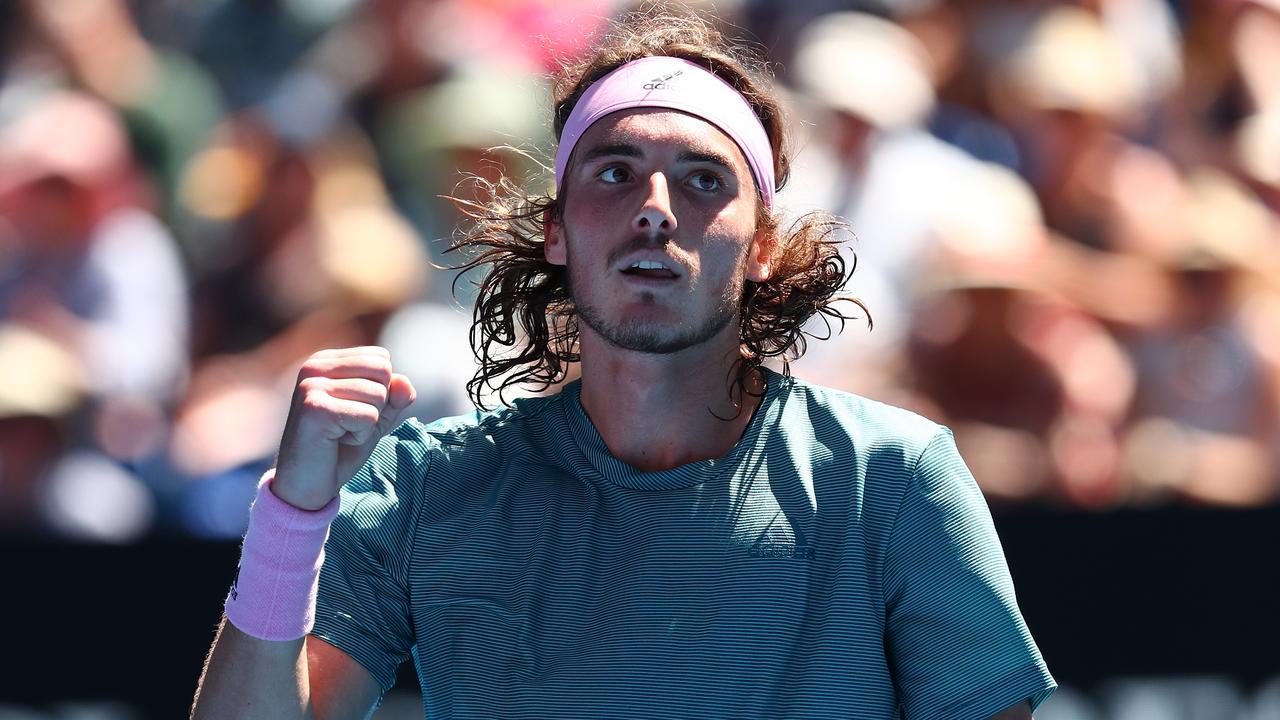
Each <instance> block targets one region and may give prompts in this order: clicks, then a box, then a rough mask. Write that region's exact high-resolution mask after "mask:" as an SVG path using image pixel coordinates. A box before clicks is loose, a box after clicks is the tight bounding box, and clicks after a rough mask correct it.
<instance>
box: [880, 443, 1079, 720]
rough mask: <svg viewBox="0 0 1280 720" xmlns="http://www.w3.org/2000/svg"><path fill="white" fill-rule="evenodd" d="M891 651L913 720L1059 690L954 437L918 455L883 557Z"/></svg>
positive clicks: (980, 712)
mask: <svg viewBox="0 0 1280 720" xmlns="http://www.w3.org/2000/svg"><path fill="white" fill-rule="evenodd" d="M884 578H885V586H884V587H885V626H886V627H885V633H886V640H885V643H886V649H887V651H888V654H889V660H890V663H891V667H892V669H893V673H894V683H895V685H896V686H897V689H898V694H899V702H900V704H901V707H902V713H903V717H904V718H905V719H906V720H926V719H929V718H946V719H947V720H979V719H985V718H989V717H991V716H992V715H994V714H996V713H997V712H999V711H1001V710H1003V709H1004V708H1006V707H1009V706H1011V705H1014V704H1015V703H1017V702H1019V701H1021V700H1029V701H1030V702H1031V706H1032V709H1033V710H1034V709H1035V708H1036V707H1037V706H1039V705H1040V704H1041V703H1042V702H1044V700H1045V699H1046V698H1048V697H1049V695H1050V694H1051V693H1052V692H1053V690H1054V688H1056V687H1057V685H1056V683H1055V682H1054V680H1053V677H1052V676H1050V674H1049V670H1048V668H1047V667H1046V666H1045V663H1044V660H1043V659H1042V658H1041V656H1040V651H1039V649H1037V648H1036V645H1035V642H1034V641H1033V640H1032V638H1031V633H1030V631H1029V630H1028V629H1027V625H1026V622H1025V621H1024V620H1023V618H1022V614H1021V613H1020V612H1019V610H1018V604H1017V601H1016V599H1015V597H1014V591H1013V581H1012V579H1011V578H1010V576H1009V567H1008V565H1007V564H1006V562H1005V559H1004V551H1003V550H1002V549H1001V547H1000V539H999V538H998V537H997V536H996V531H995V525H994V524H993V523H992V521H991V513H990V511H989V510H988V509H987V505H986V501H985V500H984V499H983V497H982V492H981V491H980V490H979V489H978V486H977V483H975V482H974V480H973V476H972V475H971V474H970V472H969V469H968V468H967V467H966V466H965V464H964V461H963V460H961V458H960V454H959V452H958V451H957V450H956V446H955V442H954V440H953V439H952V437H951V434H950V432H949V431H946V430H945V429H944V430H940V431H939V432H938V434H937V435H936V436H934V438H933V439H932V440H931V441H930V443H929V444H928V446H927V447H926V448H925V450H924V452H923V453H922V454H921V456H920V459H919V461H918V463H917V464H916V470H915V473H914V476H913V478H912V480H911V483H910V484H909V485H908V486H907V488H906V491H905V495H904V496H903V498H902V503H901V506H900V507H899V510H898V515H897V518H896V520H895V521H894V527H893V533H892V536H891V538H890V541H889V546H888V551H887V555H886V558H885V575H884Z"/></svg>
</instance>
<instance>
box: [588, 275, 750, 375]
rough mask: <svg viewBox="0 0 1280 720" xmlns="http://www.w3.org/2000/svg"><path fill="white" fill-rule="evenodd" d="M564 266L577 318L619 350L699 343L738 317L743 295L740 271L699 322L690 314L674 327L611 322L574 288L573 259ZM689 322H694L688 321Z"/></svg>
mask: <svg viewBox="0 0 1280 720" xmlns="http://www.w3.org/2000/svg"><path fill="white" fill-rule="evenodd" d="M566 270H567V275H568V279H569V296H570V297H571V298H573V303H574V308H575V310H576V311H577V315H578V318H579V320H580V321H581V322H583V323H584V324H586V326H587V327H589V328H591V330H592V331H593V332H595V333H596V334H597V335H599V336H600V337H601V338H602V339H603V340H604V341H605V342H607V343H609V344H610V345H612V346H614V347H616V348H619V349H621V350H631V351H634V352H642V353H650V354H655V355H666V354H671V353H676V352H680V351H681V350H686V349H688V348H691V347H694V346H695V345H700V344H702V343H704V342H706V341H708V340H710V339H711V338H713V337H715V336H716V335H718V334H719V333H720V332H721V331H723V330H724V329H725V328H726V327H727V326H728V325H729V323H731V322H733V321H734V320H736V319H737V315H738V305H739V303H740V300H741V298H742V286H743V278H742V276H741V274H740V273H737V274H735V276H734V278H733V280H732V281H731V282H730V283H729V284H728V285H727V286H726V287H725V291H724V292H723V293H722V294H721V295H720V297H719V298H718V299H717V301H716V304H715V306H714V307H712V308H711V312H710V313H708V314H707V315H706V316H705V317H704V318H702V320H701V322H697V320H698V319H697V318H690V319H689V321H686V322H681V323H680V324H679V325H677V326H675V327H672V326H670V325H667V324H663V323H658V322H652V321H644V320H622V321H619V322H611V321H610V320H609V319H607V318H606V317H605V316H604V313H603V312H602V311H601V310H600V308H599V307H597V306H595V305H592V304H591V303H589V302H587V301H586V299H585V298H583V297H582V295H581V293H579V292H577V291H576V290H575V289H574V282H573V275H574V273H573V263H572V262H570V263H568V266H567V267H566ZM642 298H643V299H644V300H645V301H646V302H648V301H652V299H653V296H652V295H651V294H649V293H645V295H643V296H642ZM690 322H696V323H697V324H694V325H691V324H690Z"/></svg>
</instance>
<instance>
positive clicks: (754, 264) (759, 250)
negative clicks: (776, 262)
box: [747, 227, 778, 283]
mask: <svg viewBox="0 0 1280 720" xmlns="http://www.w3.org/2000/svg"><path fill="white" fill-rule="evenodd" d="M777 245H778V238H777V236H776V235H775V234H774V231H773V230H771V229H769V228H763V227H762V228H759V229H757V230H756V234H755V237H753V238H752V239H751V247H750V248H748V249H747V279H748V280H750V281H752V282H758V283H761V282H765V281H766V280H768V279H769V278H770V277H771V276H772V273H773V253H774V250H775V249H776V248H777Z"/></svg>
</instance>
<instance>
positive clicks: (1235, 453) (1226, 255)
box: [1130, 170, 1280, 505]
mask: <svg viewBox="0 0 1280 720" xmlns="http://www.w3.org/2000/svg"><path fill="white" fill-rule="evenodd" d="M1180 220H1181V225H1182V226H1183V227H1184V228H1185V230H1184V234H1183V236H1182V238H1181V241H1180V242H1178V243H1177V244H1175V245H1173V246H1171V247H1170V248H1169V249H1168V252H1167V254H1166V258H1165V259H1166V264H1167V272H1168V273H1169V276H1170V279H1171V282H1172V285H1173V287H1174V295H1173V298H1172V301H1171V304H1170V306H1169V308H1168V313H1167V314H1166V316H1165V318H1164V321H1163V322H1161V323H1159V324H1156V325H1153V326H1152V327H1150V328H1148V329H1146V331H1145V332H1143V333H1141V334H1139V335H1137V336H1135V337H1134V339H1133V342H1132V344H1133V356H1134V359H1135V362H1136V363H1137V366H1138V371H1139V377H1140V378H1141V382H1140V383H1139V386H1138V391H1139V392H1138V401H1137V403H1136V406H1135V408H1134V414H1135V417H1136V418H1137V420H1138V422H1137V425H1136V426H1135V428H1134V430H1133V431H1132V433H1131V438H1130V451H1131V465H1132V467H1131V468H1130V472H1131V473H1132V474H1133V475H1134V476H1135V478H1136V480H1137V481H1138V482H1139V484H1140V486H1141V489H1142V490H1143V491H1144V494H1145V495H1148V496H1150V495H1153V494H1154V495H1157V496H1158V495H1159V494H1161V493H1168V492H1174V493H1179V494H1182V495H1184V496H1186V497H1189V498H1192V499H1196V500H1202V501H1209V502H1215V503H1222V504H1241V505H1248V504H1258V503H1262V502H1269V501H1273V500H1274V499H1275V498H1276V496H1277V491H1278V490H1280V487H1278V485H1277V477H1276V474H1275V471H1274V467H1275V466H1274V462H1275V460H1276V456H1275V448H1276V445H1275V440H1276V439H1277V437H1280V435H1278V434H1277V431H1278V429H1280V406H1278V405H1277V391H1276V387H1275V385H1274V382H1275V378H1274V375H1273V370H1272V366H1270V365H1269V363H1268V360H1267V355H1268V352H1267V350H1266V349H1264V347H1260V346H1259V339H1260V337H1259V336H1260V334H1261V333H1260V332H1259V331H1258V330H1260V328H1259V329H1257V330H1254V331H1252V332H1251V329H1250V327H1249V322H1250V320H1249V318H1248V317H1247V316H1246V315H1245V312H1246V308H1247V306H1246V305H1245V303H1244V302H1243V301H1244V299H1245V298H1246V297H1249V296H1250V295H1253V296H1255V297H1257V296H1258V295H1259V290H1260V289H1259V288H1258V287H1257V285H1258V284H1259V282H1261V283H1263V288H1262V289H1261V292H1265V293H1267V294H1268V296H1269V297H1270V298H1272V300H1271V303H1272V304H1271V305H1270V308H1271V310H1272V312H1274V308H1275V305H1274V302H1275V301H1274V298H1275V293H1276V289H1275V287H1274V286H1272V287H1266V284H1267V283H1274V280H1275V278H1274V275H1272V276H1271V277H1268V276H1267V275H1265V274H1261V273H1259V272H1258V270H1261V271H1262V273H1268V272H1269V273H1274V271H1275V267H1276V263H1275V259H1276V256H1277V254H1276V250H1277V248H1278V247H1280V242H1277V241H1278V240H1280V237H1278V236H1277V235H1276V234H1275V229H1276V224H1275V221H1274V219H1273V218H1271V217H1269V215H1268V213H1267V212H1266V210H1265V209H1264V207H1263V206H1262V205H1261V204H1260V203H1258V202H1257V200H1256V199H1254V198H1253V197H1251V196H1250V195H1249V194H1248V193H1247V191H1246V190H1245V189H1244V188H1243V187H1242V186H1241V185H1240V184H1239V183H1237V182H1235V181H1234V180H1232V179H1231V178H1229V177H1228V176H1226V175H1225V174H1223V173H1221V172H1216V171H1206V170H1202V171H1199V172H1197V173H1196V174H1195V175H1193V176H1192V178H1191V182H1190V196H1189V197H1188V199H1187V203H1186V206H1185V209H1184V212H1183V213H1182V215H1181V218H1180ZM1249 309H1250V310H1254V311H1255V312H1256V311H1257V308H1249ZM1254 322H1256V320H1255V321H1254ZM1272 353H1274V350H1272ZM1273 357H1274V355H1273ZM1159 448H1166V449H1165V450H1160V449H1159ZM1168 448H1174V449H1176V452H1170V451H1169V450H1168Z"/></svg>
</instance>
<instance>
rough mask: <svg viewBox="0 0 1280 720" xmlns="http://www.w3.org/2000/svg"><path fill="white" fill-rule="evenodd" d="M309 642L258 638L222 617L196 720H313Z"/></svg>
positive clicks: (198, 698) (201, 687)
mask: <svg viewBox="0 0 1280 720" xmlns="http://www.w3.org/2000/svg"><path fill="white" fill-rule="evenodd" d="M308 685H309V682H308V673H307V656H306V652H305V648H304V639H303V638H298V639H297V640H285V641H280V642H274V641H270V640H259V639H258V638H255V637H251V636H249V635H246V634H244V633H243V632H241V631H240V630H238V629H236V627H235V626H234V625H232V624H231V623H229V622H227V621H226V618H223V620H222V623H221V624H220V625H219V627H218V633H217V636H216V637H215V638H214V641H213V648H212V650H210V651H209V657H208V659H207V660H206V662H205V667H204V672H203V673H202V674H201V676H200V683H199V685H198V686H197V688H196V699H195V704H194V705H193V707H192V711H191V717H192V719H193V720H200V719H202V718H217V720H224V719H226V718H273V719H279V720H284V719H286V718H287V719H289V720H296V719H299V718H308V719H309V718H314V717H315V714H314V712H313V711H312V708H311V702H310V692H309V690H308Z"/></svg>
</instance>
